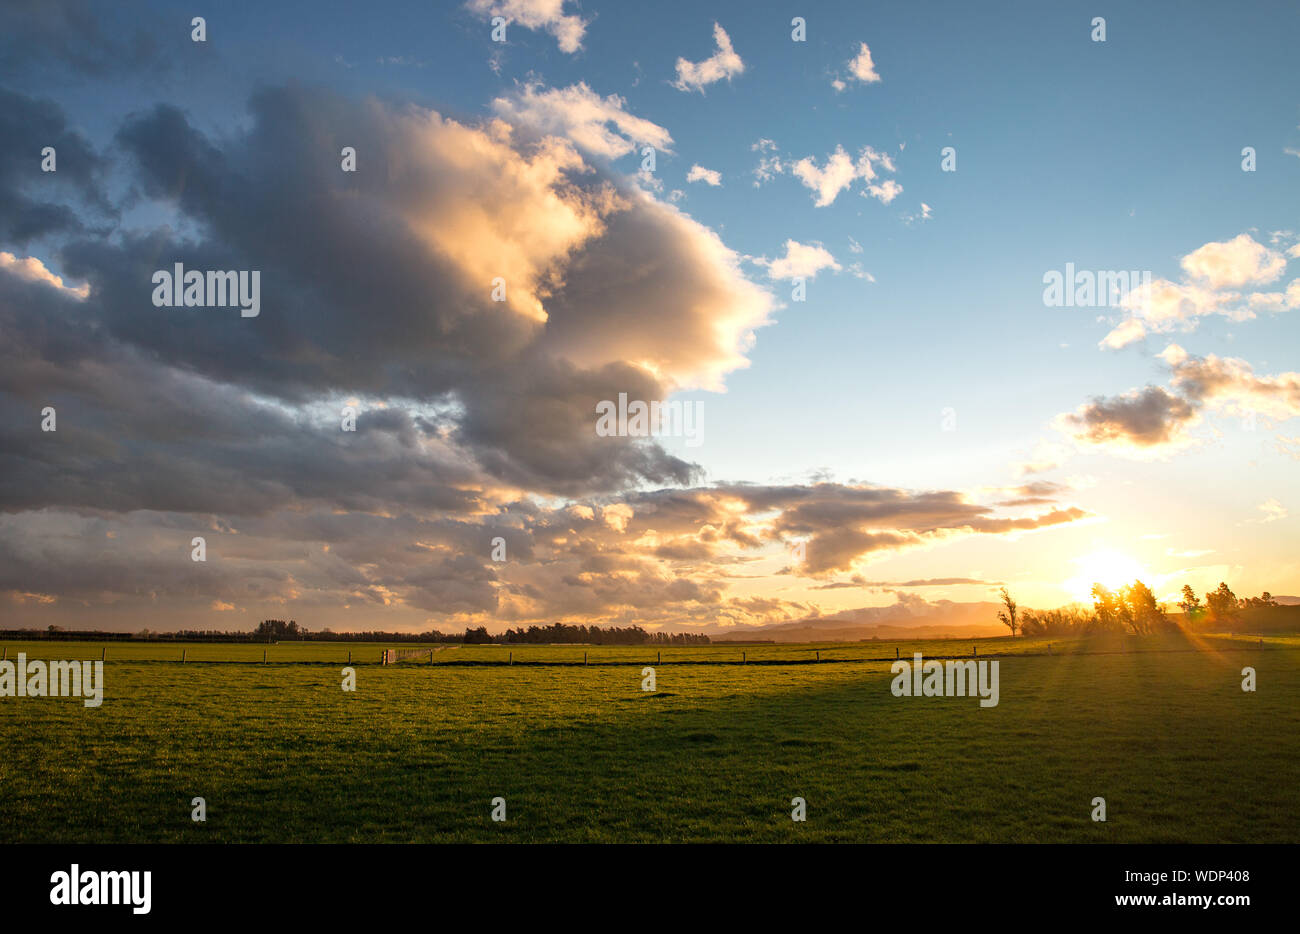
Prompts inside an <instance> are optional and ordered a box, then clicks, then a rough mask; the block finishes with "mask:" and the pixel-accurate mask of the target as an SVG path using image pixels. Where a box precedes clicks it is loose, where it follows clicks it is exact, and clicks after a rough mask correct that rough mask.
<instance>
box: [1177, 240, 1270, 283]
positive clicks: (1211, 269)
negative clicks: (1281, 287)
mask: <svg viewBox="0 0 1300 934" xmlns="http://www.w3.org/2000/svg"><path fill="white" fill-rule="evenodd" d="M1182 267H1183V271H1184V272H1186V273H1187V274H1188V275H1189V276H1191V277H1192V278H1193V279H1198V280H1201V281H1203V282H1204V283H1205V284H1206V285H1207V286H1209V287H1210V288H1211V289H1222V288H1230V287H1236V286H1242V285H1245V284H1246V283H1248V282H1272V281H1273V280H1274V279H1276V278H1277V277H1278V276H1280V275H1282V271H1283V270H1284V269H1286V260H1285V259H1284V258H1283V257H1282V255H1281V254H1280V253H1278V252H1277V251H1276V250H1270V249H1269V248H1268V247H1266V246H1264V245H1263V244H1262V243H1257V242H1256V241H1255V240H1254V239H1253V238H1252V237H1251V236H1250V235H1249V234H1239V235H1238V236H1236V237H1234V238H1233V239H1231V240H1227V241H1224V242H1223V243H1207V244H1205V245H1204V246H1202V247H1200V248H1198V249H1196V250H1193V251H1192V252H1191V253H1188V254H1187V255H1186V256H1184V257H1183V261H1182Z"/></svg>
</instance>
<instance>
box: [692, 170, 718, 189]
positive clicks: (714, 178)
mask: <svg viewBox="0 0 1300 934" xmlns="http://www.w3.org/2000/svg"><path fill="white" fill-rule="evenodd" d="M686 180H687V181H688V182H704V183H705V184H706V185H711V186H713V187H714V188H717V187H718V186H719V185H721V184H722V173H721V172H715V171H714V170H713V169H706V168H705V167H704V166H702V165H693V166H691V170H690V171H689V172H687V173H686Z"/></svg>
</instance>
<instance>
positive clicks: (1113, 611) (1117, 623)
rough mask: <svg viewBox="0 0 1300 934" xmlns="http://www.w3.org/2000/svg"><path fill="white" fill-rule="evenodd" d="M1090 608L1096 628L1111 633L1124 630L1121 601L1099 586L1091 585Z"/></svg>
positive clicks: (1123, 614)
mask: <svg viewBox="0 0 1300 934" xmlns="http://www.w3.org/2000/svg"><path fill="white" fill-rule="evenodd" d="M1092 608H1093V612H1094V613H1095V614H1096V617H1097V628H1098V629H1101V630H1103V631H1113V630H1116V629H1123V628H1124V616H1125V613H1124V610H1123V605H1122V601H1121V600H1120V599H1119V598H1118V597H1116V595H1115V594H1113V593H1111V592H1110V591H1109V590H1107V589H1106V588H1105V587H1103V586H1102V585H1101V584H1093V585H1092Z"/></svg>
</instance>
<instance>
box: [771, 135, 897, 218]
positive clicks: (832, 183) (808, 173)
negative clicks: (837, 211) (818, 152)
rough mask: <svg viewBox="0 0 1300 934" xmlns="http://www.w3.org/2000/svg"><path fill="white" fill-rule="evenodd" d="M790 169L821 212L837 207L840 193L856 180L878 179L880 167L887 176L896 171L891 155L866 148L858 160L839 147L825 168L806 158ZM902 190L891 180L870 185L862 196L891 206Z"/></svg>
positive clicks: (829, 157) (831, 155) (811, 158)
mask: <svg viewBox="0 0 1300 934" xmlns="http://www.w3.org/2000/svg"><path fill="white" fill-rule="evenodd" d="M788 167H789V169H790V171H791V172H792V173H793V174H794V176H795V177H796V178H797V179H799V181H801V182H803V184H804V187H806V188H809V189H811V190H812V191H813V192H814V193H815V195H816V197H815V198H814V200H813V203H814V204H815V205H816V206H817V207H819V208H820V207H826V206H827V205H829V204H832V203H834V201H835V199H836V198H837V197H839V195H840V192H842V191H844V190H845V189H846V188H848V187H849V186H850V185H851V184H852V183H853V182H854V180H855V179H863V180H865V181H868V182H870V181H872V180H873V179H875V178H876V175H877V172H876V169H877V167H879V168H882V169H884V170H885V171H887V172H893V171H894V170H895V168H894V161H893V158H892V157H891V156H890V155H889V154H888V153H882V152H877V151H876V150H875V149H873V148H871V147H870V146H865V147H863V148H862V150H861V151H860V152H859V153H858V158H857V159H856V160H854V159H852V158H851V157H850V156H849V154H848V153H847V152H845V151H844V147H843V146H836V147H835V151H834V152H833V153H831V154H830V155H828V156H827V157H826V163H825V165H823V166H820V167H819V166H818V165H817V162H816V160H814V159H813V157H812V156H805V157H804V158H802V159H799V160H798V161H796V162H794V163H792V164H789V166H788ZM902 190H903V188H902V186H901V185H899V184H898V183H897V182H895V181H894V180H893V179H890V180H888V181H886V182H884V183H883V184H880V185H869V186H868V187H867V189H866V190H865V191H864V192H863V193H862V194H863V196H864V197H865V196H871V197H875V198H878V199H879V200H880V201H882V202H884V203H886V204H888V203H889V202H890V201H892V200H893V199H894V198H895V197H897V196H898V195H899V194H900V193H901V192H902Z"/></svg>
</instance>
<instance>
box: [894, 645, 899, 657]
mask: <svg viewBox="0 0 1300 934" xmlns="http://www.w3.org/2000/svg"><path fill="white" fill-rule="evenodd" d="M894 658H898V646H894Z"/></svg>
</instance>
